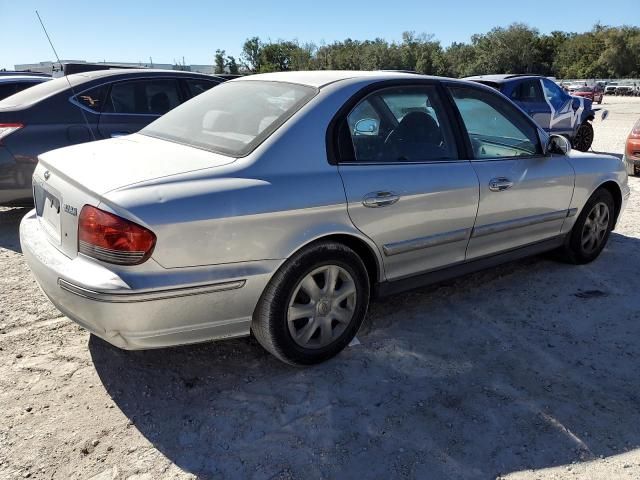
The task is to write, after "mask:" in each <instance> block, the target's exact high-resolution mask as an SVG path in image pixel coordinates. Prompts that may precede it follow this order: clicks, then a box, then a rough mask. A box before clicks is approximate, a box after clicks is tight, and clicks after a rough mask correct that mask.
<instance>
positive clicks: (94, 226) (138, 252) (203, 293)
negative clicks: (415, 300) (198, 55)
mask: <svg viewBox="0 0 640 480" xmlns="http://www.w3.org/2000/svg"><path fill="white" fill-rule="evenodd" d="M569 151H570V145H569V142H568V141H567V140H566V138H564V137H561V136H558V135H552V136H551V137H549V136H548V135H546V134H545V133H544V132H543V131H542V130H541V129H540V127H539V126H537V125H536V124H535V122H534V121H533V120H532V119H531V117H529V116H528V115H526V114H525V113H524V112H523V111H522V110H521V109H520V108H518V107H517V106H516V105H514V104H513V102H511V101H510V100H509V99H508V98H506V97H505V96H504V95H501V94H499V93H498V92H496V91H495V90H494V89H492V88H488V87H486V86H484V85H480V84H477V83H473V82H465V81H460V80H452V79H441V78H436V77H426V76H422V75H413V74H402V73H389V72H348V71H340V72H334V71H320V72H288V73H279V74H277V73H274V74H263V75H255V76H251V77H249V78H242V79H238V80H233V81H231V82H228V83H225V84H224V85H221V86H220V87H217V88H215V89H212V90H211V91H209V92H206V93H205V94H203V95H202V96H200V97H198V98H195V99H193V100H191V101H189V102H187V103H185V104H184V105H181V106H180V107H178V108H176V109H175V110H173V111H172V112H169V113H168V114H167V115H165V116H163V117H161V118H160V119H158V120H156V121H155V122H153V123H152V124H151V125H149V126H148V127H146V128H144V129H143V130H142V131H141V132H140V133H139V134H135V135H130V136H129V137H127V138H126V139H110V140H105V141H102V142H91V143H88V144H84V145H76V146H73V147H69V148H65V149H59V150H55V151H52V152H47V153H45V154H43V155H41V156H40V162H39V164H38V167H37V169H36V171H35V173H34V191H35V198H36V209H35V210H33V211H32V212H30V213H29V214H27V215H26V216H25V217H24V219H23V220H22V223H21V227H20V236H21V245H22V250H23V253H24V255H25V259H26V260H27V262H28V263H29V265H30V268H31V270H32V271H33V272H34V274H35V276H36V278H37V280H38V282H39V283H40V285H41V286H42V288H43V289H44V291H45V292H46V293H47V295H48V297H49V298H50V299H51V300H52V301H53V302H54V304H55V305H56V306H57V307H58V308H59V309H60V310H61V311H62V312H64V313H65V314H66V315H67V316H68V317H69V318H71V319H73V320H75V321H77V322H78V323H80V324H81V325H84V326H85V327H86V328H88V329H89V330H91V331H92V332H94V333H95V334H96V335H99V336H101V337H102V338H104V339H105V340H106V341H108V342H111V343H112V344H114V345H117V346H119V347H122V348H127V349H140V348H151V347H161V346H168V345H177V344H184V343H191V342H198V341H206V340H211V339H221V338H227V337H233V336H240V335H247V334H249V332H250V331H251V332H253V334H254V335H255V337H256V338H257V339H258V341H259V342H260V343H261V344H262V345H263V346H264V347H265V348H266V349H267V350H268V351H270V352H271V353H273V354H274V355H275V356H277V357H278V358H280V359H282V360H283V361H286V362H289V363H293V364H310V363H316V362H320V361H323V360H326V359H327V358H330V357H331V356H333V355H335V354H337V353H338V352H339V351H340V350H342V348H344V347H345V346H346V345H347V344H348V343H349V342H350V341H351V339H352V338H353V336H354V335H355V334H356V332H357V331H358V329H359V327H360V325H361V324H362V321H363V319H364V317H365V315H366V311H367V305H368V303H369V298H370V296H371V295H372V294H388V293H392V292H394V291H398V290H401V289H406V288H415V287H417V286H420V285H423V284H425V283H429V282H433V281H438V280H442V279H445V278H450V277H452V276H455V275H459V274H461V273H463V272H468V271H471V270H474V269H480V268H485V267H487V266H490V265H493V264H495V263H499V262H502V261H505V260H513V259H514V258H519V257H521V256H526V255H530V254H533V253H539V252H541V251H545V250H550V249H555V248H560V249H561V252H562V254H563V255H564V257H565V258H566V259H567V260H568V261H570V262H573V263H586V262H589V261H591V260H593V259H595V258H596V257H597V256H598V255H599V254H600V252H601V251H602V249H603V248H604V245H605V243H606V241H607V238H608V235H609V232H610V231H611V229H612V228H613V227H614V225H615V223H616V220H617V217H618V216H619V214H620V212H621V211H622V210H623V208H624V205H625V201H626V198H627V196H628V191H629V189H628V185H627V174H626V172H625V167H624V165H623V164H622V162H621V161H620V159H618V158H616V157H613V156H609V155H594V154H584V153H577V152H569ZM177 159H179V161H176V160H177ZM105 166H108V168H105ZM105 232H108V235H105Z"/></svg>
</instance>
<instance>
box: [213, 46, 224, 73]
mask: <svg viewBox="0 0 640 480" xmlns="http://www.w3.org/2000/svg"><path fill="white" fill-rule="evenodd" d="M224 54H225V51H224V50H216V57H215V63H214V69H213V73H224V72H225V69H224V67H225V61H224Z"/></svg>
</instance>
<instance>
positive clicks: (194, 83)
mask: <svg viewBox="0 0 640 480" xmlns="http://www.w3.org/2000/svg"><path fill="white" fill-rule="evenodd" d="M185 82H186V83H187V88H188V89H189V94H190V96H191V97H195V96H197V95H200V94H201V93H204V92H206V91H207V90H209V89H210V88H212V87H215V86H216V85H217V84H218V82H211V81H209V80H201V79H195V78H188V79H186V80H185Z"/></svg>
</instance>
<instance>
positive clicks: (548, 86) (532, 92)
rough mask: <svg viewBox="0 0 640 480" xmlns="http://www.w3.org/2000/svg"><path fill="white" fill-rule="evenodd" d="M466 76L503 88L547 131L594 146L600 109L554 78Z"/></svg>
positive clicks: (580, 145) (584, 147)
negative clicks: (552, 79) (557, 83)
mask: <svg viewBox="0 0 640 480" xmlns="http://www.w3.org/2000/svg"><path fill="white" fill-rule="evenodd" d="M467 80H472V81H474V82H478V83H483V84H485V85H489V86H490V87H494V88H496V89H497V90H500V92H502V93H503V94H504V95H506V96H507V97H509V98H510V99H511V100H513V101H514V102H516V103H517V104H518V105H519V106H520V107H521V108H522V109H523V110H524V111H526V112H527V113H528V114H529V115H531V117H533V119H534V120H535V121H536V123H537V124H538V125H540V126H541V127H542V128H543V129H544V130H545V131H547V132H548V133H555V134H558V135H564V136H565V137H567V138H568V139H569V140H570V141H571V144H572V146H573V148H575V149H576V150H580V151H582V152H586V151H587V150H589V148H591V144H592V143H593V137H594V133H593V126H592V125H591V121H592V120H593V119H594V118H595V113H596V112H597V111H598V110H599V109H594V108H592V103H593V102H592V101H591V100H589V99H586V98H584V97H581V96H571V95H569V94H567V93H566V92H565V91H564V90H563V89H562V88H560V87H559V86H558V85H556V83H555V82H552V81H551V80H549V79H548V78H546V77H541V76H535V75H481V76H476V77H468V78H467Z"/></svg>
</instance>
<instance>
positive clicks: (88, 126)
mask: <svg viewBox="0 0 640 480" xmlns="http://www.w3.org/2000/svg"><path fill="white" fill-rule="evenodd" d="M36 16H37V17H38V20H39V21H40V25H41V26H42V30H43V31H44V34H45V35H46V37H47V40H48V41H49V45H51V50H53V54H54V55H55V57H56V60H57V61H58V64H59V65H60V68H61V69H62V73H63V74H64V78H66V79H67V83H68V84H69V88H70V89H71V93H73V97H74V98H75V97H76V91H75V90H74V88H73V85H71V80H69V77H68V76H67V72H65V71H64V67H63V65H62V61H61V60H60V57H59V56H58V52H56V47H54V46H53V42H52V41H51V37H50V36H49V32H47V29H46V27H45V26H44V22H43V21H42V18H41V17H40V14H39V13H38V10H36ZM78 109H79V110H80V113H81V114H82V118H83V119H84V123H85V124H86V126H87V129H88V130H89V133H90V134H91V138H93V140H96V135H95V133H93V129H92V128H91V125H90V124H89V119H88V118H87V114H86V113H85V111H84V109H83V108H82V107H80V106H78Z"/></svg>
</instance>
